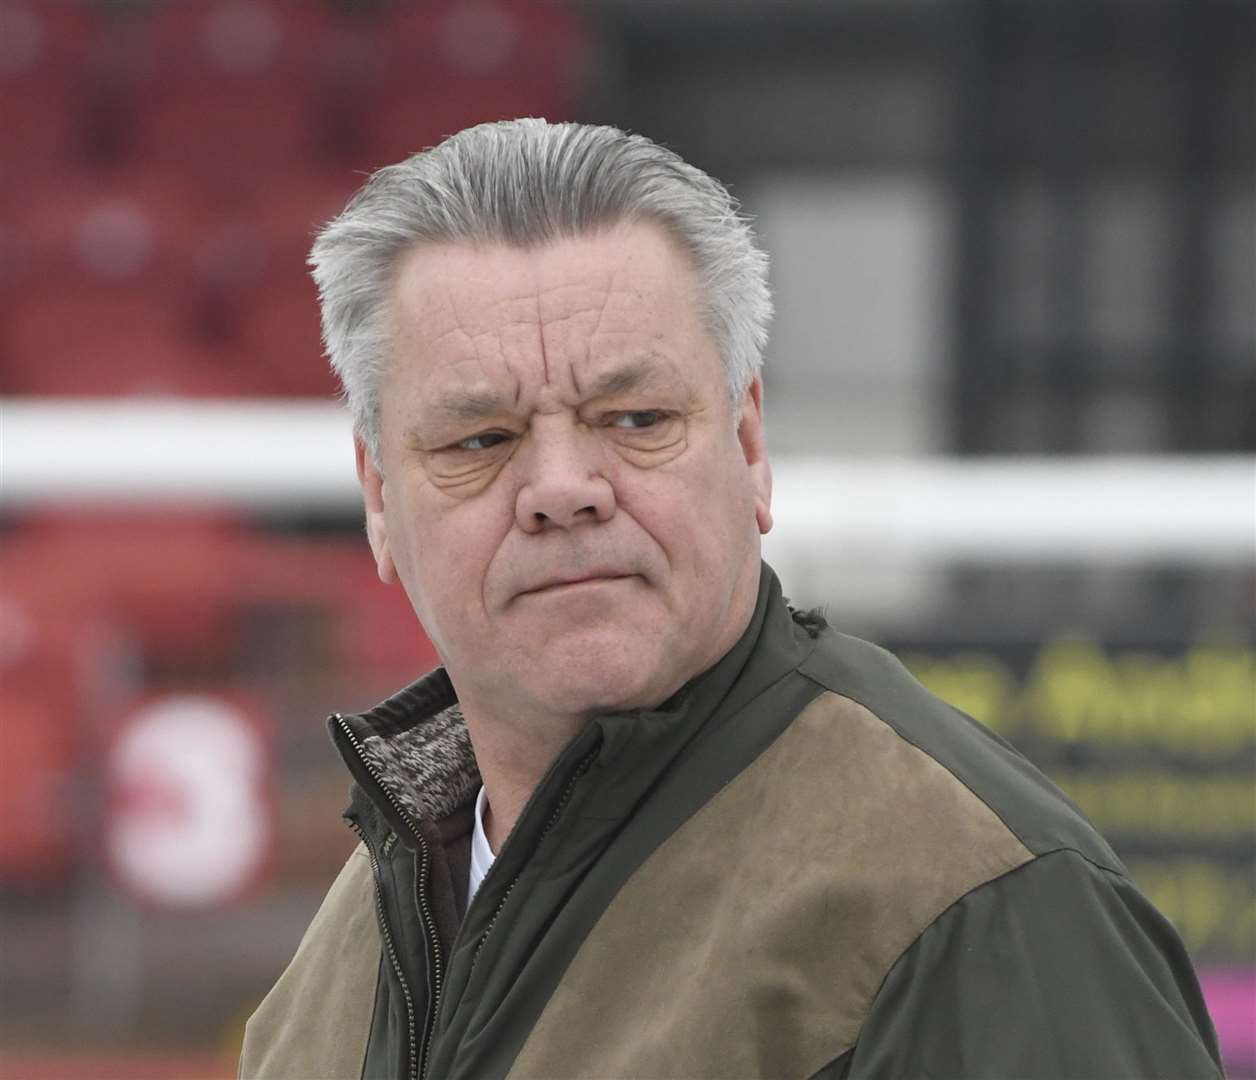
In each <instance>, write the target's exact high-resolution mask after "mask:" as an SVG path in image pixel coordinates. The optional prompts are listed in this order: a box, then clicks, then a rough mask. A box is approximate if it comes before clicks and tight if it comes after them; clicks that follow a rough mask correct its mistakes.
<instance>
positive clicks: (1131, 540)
mask: <svg viewBox="0 0 1256 1080" xmlns="http://www.w3.org/2000/svg"><path fill="white" fill-rule="evenodd" d="M774 480H775V491H774V498H773V507H774V512H775V516H776V520H777V527H776V528H775V529H774V530H773V532H772V534H771V535H770V536H769V537H768V538H767V541H766V542H765V551H766V553H767V554H768V557H769V558H774V557H775V558H778V559H781V560H782V561H786V560H791V559H793V558H795V557H810V558H814V557H816V556H817V555H819V556H823V554H824V552H825V550H826V549H830V550H837V551H841V552H842V554H843V556H844V557H846V556H851V555H857V554H858V553H859V552H861V551H867V552H868V553H870V554H871V555H875V556H877V557H878V558H885V557H891V558H904V559H925V560H938V561H945V560H950V559H980V560H984V561H987V562H990V561H995V562H1024V561H1038V560H1082V561H1086V562H1095V561H1103V562H1107V561H1116V562H1138V561H1174V560H1180V561H1185V562H1191V563H1225V564H1233V563H1243V562H1250V561H1252V560H1253V558H1256V457H1253V456H1249V455H1225V456H1207V457H1202V456H1201V457H1168V456H1145V457H1138V456H1132V457H1125V456H1106V455H1105V456H1093V457H1062V458H1026V457H1004V458H985V459H971V458H969V459H956V458H918V459H898V460H876V459H858V458H854V459H851V458H843V459H833V458H816V457H809V458H797V457H781V458H778V459H777V460H775V462H774ZM358 498H359V496H358V490H357V483H356V480H355V477H354V470H353V456H352V451H351V444H350V431H349V424H348V421H347V418H346V415H345V413H344V412H343V410H342V409H341V408H339V407H338V406H336V405H334V404H320V403H314V404H311V403H308V402H299V403H298V402H268V403H253V402H240V401H230V402H227V401H216V402H182V401H177V402H176V401H151V402H138V403H137V402H135V401H125V402H122V401H119V402H99V401H94V402H88V401H69V400H58V401H47V400H45V401H39V400H18V399H6V400H2V401H0V508H3V509H5V510H10V511H12V510H18V509H21V508H26V507H34V506H38V505H41V504H43V505H47V504H63V503H67V502H73V503H79V504H84V503H86V504H102V503H103V504H118V503H126V504H131V505H133V504H137V503H153V502H158V503H171V502H178V503H200V502H224V501H225V502H231V503H237V504H244V505H249V506H266V507H270V508H294V507H322V508H336V507H343V508H345V509H346V510H351V509H352V508H353V507H354V506H355V505H356V504H357V502H358Z"/></svg>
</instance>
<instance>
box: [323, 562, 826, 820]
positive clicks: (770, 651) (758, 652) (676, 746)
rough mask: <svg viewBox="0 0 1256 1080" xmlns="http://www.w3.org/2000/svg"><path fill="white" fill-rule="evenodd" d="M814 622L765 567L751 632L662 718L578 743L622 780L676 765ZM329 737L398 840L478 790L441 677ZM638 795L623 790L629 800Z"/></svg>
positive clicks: (795, 652) (626, 716)
mask: <svg viewBox="0 0 1256 1080" xmlns="http://www.w3.org/2000/svg"><path fill="white" fill-rule="evenodd" d="M791 616H792V618H791ZM817 621H818V625H819V626H822V625H823V620H822V619H819V617H818V616H816V615H814V614H803V613H796V612H794V611H792V609H790V608H789V607H788V606H787V603H786V601H784V600H783V598H782V596H781V589H780V583H779V582H778V581H777V578H776V575H775V574H774V573H773V572H772V569H771V568H770V567H769V566H768V565H767V564H766V563H763V564H761V569H760V577H759V594H758V600H757V602H756V605H755V610H754V613H753V615H752V616H751V619H750V623H749V625H748V626H747V628H746V630H745V632H744V633H743V634H742V636H741V638H740V639H739V640H738V642H737V643H736V644H735V645H734V646H733V648H732V649H730V650H729V651H728V652H727V653H726V654H725V655H724V657H723V658H722V659H721V660H719V661H718V662H717V663H716V664H715V665H714V666H713V667H711V668H710V669H708V670H707V671H706V672H704V673H703V674H701V675H699V676H697V677H696V678H695V679H693V680H691V681H690V682H689V683H687V684H686V685H685V686H684V687H682V688H681V689H680V690H679V691H677V693H676V694H674V695H673V696H672V697H671V698H670V699H669V700H668V701H666V702H664V703H663V704H662V705H661V706H659V707H658V708H656V709H649V710H632V711H628V712H621V713H606V714H602V715H599V716H596V717H594V718H593V719H592V720H591V721H590V725H589V727H588V728H586V729H585V731H584V732H583V733H582V734H581V735H580V736H578V737H577V740H576V741H580V742H585V741H586V740H588V739H590V738H592V737H593V736H594V735H596V737H597V741H598V742H600V749H599V752H598V758H599V763H600V764H601V765H602V766H603V767H606V766H611V765H614V766H617V768H616V769H615V770H614V771H615V772H618V771H620V769H621V768H622V767H625V766H626V767H627V768H628V769H629V771H635V769H633V766H634V765H636V764H637V762H638V761H639V760H641V759H642V758H643V757H646V756H647V755H648V756H650V757H653V758H654V759H655V761H656V762H658V761H659V760H662V761H666V760H670V758H671V757H672V756H674V755H675V754H676V753H678V752H679V751H680V750H681V749H683V747H684V746H685V745H686V744H687V743H688V742H689V741H690V739H692V738H693V737H694V736H696V735H697V734H698V733H699V732H700V730H701V729H702V727H703V725H704V722H705V720H706V718H708V717H709V716H710V715H711V714H712V713H713V712H714V711H715V708H716V706H717V705H720V704H721V703H723V704H725V705H726V710H725V711H726V712H727V711H731V710H733V709H736V708H737V707H739V706H740V705H742V704H744V703H745V702H748V701H749V700H750V699H751V698H753V697H754V696H755V695H756V694H758V693H759V692H760V691H761V690H763V689H765V688H766V687H767V686H768V685H769V684H770V683H772V682H774V681H775V680H776V679H778V678H779V677H780V676H781V675H783V674H784V673H785V672H786V671H787V670H790V669H791V668H793V667H796V666H797V665H798V663H800V662H801V660H802V659H803V657H804V655H805V654H806V652H809V651H810V649H809V648H807V647H806V645H807V644H809V642H810V639H812V638H814V637H815V636H816V633H817V632H818V629H817ZM328 728H329V730H330V732H331V736H332V741H333V742H334V743H335V745H336V748H337V750H338V751H339V752H340V754H341V757H342V758H343V759H344V762H345V765H346V766H347V767H348V769H349V771H350V772H351V773H352V774H353V777H354V779H355V780H356V781H357V784H358V786H359V788H360V789H361V792H362V794H364V795H365V796H366V797H367V798H368V799H369V801H370V802H371V803H372V804H373V805H374V807H375V809H376V810H377V811H378V812H379V813H380V814H382V815H383V817H384V819H385V820H386V821H387V823H388V825H389V826H390V827H391V828H392V829H393V830H394V831H395V832H397V833H398V835H400V836H403V837H404V836H408V835H410V834H417V833H418V832H419V830H420V828H421V827H422V825H423V823H425V822H430V823H437V822H440V821H441V820H442V819H445V818H448V817H449V816H450V815H452V814H454V813H455V812H456V811H457V810H459V809H460V808H461V807H464V806H465V805H466V804H467V803H469V802H470V800H471V799H472V798H473V797H474V795H475V793H476V791H477V790H478V788H479V786H480V772H479V768H478V767H477V765H476V762H475V755H474V753H473V752H472V748H471V739H470V736H469V735H468V733H467V727H466V722H465V720H464V719H463V716H462V710H461V709H460V708H459V706H458V700H457V696H456V695H455V693H454V689H453V685H452V683H451V682H450V680H449V676H448V675H447V674H446V672H445V669H444V668H437V669H436V670H435V671H432V672H431V673H430V674H428V675H425V676H424V677H423V678H421V679H419V680H418V681H417V682H415V683H413V684H411V685H410V686H408V687H406V688H405V689H404V690H401V691H399V692H398V693H397V694H394V695H393V696H392V697H390V698H388V699H387V700H385V701H383V702H381V703H380V704H378V705H376V706H375V707H374V708H372V709H370V710H368V711H367V712H364V713H360V714H356V715H353V714H339V713H337V714H335V715H333V716H332V717H331V718H330V719H329V720H328ZM591 729H597V730H596V732H594V731H593V730H591ZM612 775H613V773H612ZM637 779H638V780H640V779H641V777H637ZM637 787H638V784H637V783H631V784H628V785H626V787H625V790H624V791H623V796H624V797H625V798H626V800H627V801H629V802H631V801H632V796H631V795H630V794H629V792H630V791H632V790H635V789H636V788H637ZM614 794H615V793H614V792H613V791H607V792H606V795H607V796H608V797H609V799H610V801H611V802H617V801H619V800H617V799H615V797H614ZM355 801H356V798H355ZM607 809H609V807H608V808H607ZM623 809H624V810H627V807H624V808H623Z"/></svg>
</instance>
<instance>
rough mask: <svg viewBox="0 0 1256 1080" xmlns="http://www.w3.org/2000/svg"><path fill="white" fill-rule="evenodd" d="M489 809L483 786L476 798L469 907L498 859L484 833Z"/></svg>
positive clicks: (468, 888) (468, 896) (468, 895)
mask: <svg viewBox="0 0 1256 1080" xmlns="http://www.w3.org/2000/svg"><path fill="white" fill-rule="evenodd" d="M487 809H488V798H487V796H486V795H485V793H484V786H483V785H481V786H480V793H479V794H478V795H477V796H476V797H475V828H474V829H473V830H472V832H471V874H470V879H469V881H468V885H467V906H468V907H470V906H471V901H472V900H474V899H475V894H476V893H477V892H479V890H480V883H481V882H482V881H483V880H484V875H485V874H487V873H488V870H489V867H490V866H492V865H493V860H494V859H495V858H497V856H496V855H495V854H494V853H493V848H492V847H491V846H490V844H489V842H488V834H487V833H486V832H485V831H484V811H485V810H487Z"/></svg>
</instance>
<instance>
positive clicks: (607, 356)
mask: <svg viewBox="0 0 1256 1080" xmlns="http://www.w3.org/2000/svg"><path fill="white" fill-rule="evenodd" d="M312 264H313V266H314V274H315V278H316V279H317V281H318V284H319V287H320V291H321V296H322V304H323V326H324V334H325V338H326V341H327V346H328V350H329V353H330V356H331V359H332V363H333V364H334V365H335V367H336V370H337V372H338V374H339V375H340V377H341V379H342V381H343V383H344V386H345V390H346V394H347V397H348V401H349V404H350V407H351V409H352V411H353V413H354V417H355V422H356V431H357V444H356V445H357V464H358V474H359V477H360V479H361V485H362V491H363V495H364V498H365V504H366V520H367V533H368V537H369V539H370V544H371V548H372V550H373V552H374V555H375V559H376V561H377V564H378V567H379V573H380V576H381V577H382V578H383V579H384V580H385V581H387V582H399V583H400V584H401V585H402V587H403V588H405V590H406V592H407V594H408V596H409V598H410V600H411V602H412V603H413V606H414V609H415V612H416V613H417V615H418V617H419V619H420V620H421V621H422V624H423V626H424V628H425V629H426V631H427V633H428V635H429V636H430V637H431V639H432V641H433V643H434V644H435V646H436V648H437V650H438V651H439V653H440V656H441V658H442V660H443V667H442V668H441V669H438V670H437V671H435V672H433V673H432V674H430V675H428V676H426V677H425V678H423V679H421V680H419V682H417V683H415V684H414V685H413V686H411V687H409V688H407V689H405V690H403V691H401V692H400V693H399V694H397V695H396V696H395V697H393V698H391V699H390V700H388V701H385V702H384V703H383V704H381V705H379V706H377V707H376V708H374V709H372V710H371V711H369V712H367V713H364V714H362V715H360V716H334V717H332V721H331V730H332V735H333V738H334V740H335V742H336V745H337V746H338V747H339V749H340V752H341V753H342V755H343V756H344V759H345V761H346V763H347V765H348V767H349V769H350V771H351V772H352V774H353V776H354V779H355V781H356V783H355V785H354V792H353V797H352V805H351V807H350V809H349V811H348V812H347V816H348V818H349V821H350V823H351V824H352V826H353V828H354V829H355V830H356V831H357V832H358V834H359V835H360V837H361V840H362V843H361V845H360V846H359V847H358V849H357V851H355V853H354V854H353V855H352V856H351V857H350V859H349V861H348V864H347V865H346V867H345V869H344V870H343V871H342V873H341V874H340V876H339V878H338V879H337V881H336V882H335V884H334V885H333V886H332V888H331V891H330V893H329V894H328V897H327V899H326V901H325V902H324V905H323V907H322V909H321V910H320V911H319V913H318V915H317V916H316V917H315V919H314V922H313V924H312V925H311V926H310V928H309V931H308V932H307V934H306V937H305V939H304V940H303V942H302V944H301V946H300V948H299V950H298V952H297V954H296V957H295V958H294V959H293V961H292V964H291V966H290V967H289V968H288V970H287V972H286V973H285V974H284V975H283V977H282V978H281V979H280V981H279V983H278V984H277V985H276V987H275V988H274V990H273V991H272V992H271V994H270V995H269V996H268V997H267V998H266V1000H265V1001H264V1002H263V1003H262V1005H261V1006H260V1007H259V1009H258V1011H257V1013H256V1014H255V1015H254V1017H253V1018H252V1019H251V1020H250V1022H249V1025H248V1028H247V1031H246V1036H245V1045H244V1053H243V1058H242V1062H241V1073H242V1075H243V1076H245V1077H304V1078H308V1077H359V1076H369V1077H409V1078H440V1080H473V1078H474V1080H491V1078H500V1077H507V1076H509V1077H511V1078H515V1080H521V1078H525V1077H533V1078H541V1077H544V1078H577V1077H580V1078H611V1077H616V1078H627V1077H632V1078H642V1077H654V1078H660V1077H675V1078H681V1077H683V1078H697V1077H703V1078H732V1077H787V1078H797V1080H806V1078H808V1077H885V1078H906V1077H924V1076H929V1077H961V1076H962V1077H990V1078H996V1077H997V1078H1002V1080H1006V1078H1009V1077H1088V1078H1117V1077H1130V1078H1132V1077H1152V1076H1157V1077H1173V1078H1175V1080H1185V1078H1188V1077H1215V1076H1217V1075H1218V1074H1219V1071H1220V1070H1219V1066H1218V1064H1217V1047H1216V1041H1215V1036H1214V1034H1213V1032H1212V1028H1211V1024H1210V1022H1209V1019H1208V1015H1207V1013H1206V1011H1205V1008H1204V1005H1203V1002H1202V999H1201V997H1200V993H1199V989H1198V986H1197V984H1196V981H1195V978H1194V975H1193V973H1192V971H1191V968H1190V964H1189V962H1188V960H1187V957H1186V955H1185V954H1184V952H1183V949H1182V946H1181V943H1180V942H1179V940H1178V939H1177V937H1176V935H1175V934H1174V932H1173V930H1172V929H1171V928H1170V926H1169V925H1168V924H1167V923H1166V922H1165V921H1164V919H1162V918H1161V917H1160V916H1159V915H1158V914H1157V913H1156V912H1155V911H1154V909H1152V907H1151V906H1150V905H1149V904H1148V902H1147V901H1146V900H1145V899H1144V898H1143V897H1142V896H1141V895H1140V894H1139V893H1138V891H1137V890H1136V889H1135V887H1134V886H1133V885H1132V884H1131V883H1130V881H1129V880H1128V878H1127V877H1126V876H1125V872H1124V870H1123V868H1122V866H1121V864H1120V862H1119V861H1118V860H1117V858H1116V856H1115V855H1114V854H1113V853H1112V851H1111V850H1110V848H1109V847H1108V846H1107V845H1106V844H1105V843H1104V841H1103V840H1102V839H1101V838H1100V837H1099V836H1098V835H1097V834H1096V833H1095V832H1094V831H1093V830H1092V829H1091V828H1090V827H1089V825H1087V823H1086V822H1085V821H1084V820H1083V819H1082V818H1081V817H1080V815H1079V814H1078V812H1077V811H1076V810H1075V809H1074V808H1073V807H1072V806H1071V805H1070V804H1069V803H1068V802H1066V801H1065V799H1064V798H1063V797H1062V796H1061V795H1060V794H1059V793H1058V792H1057V791H1056V790H1055V789H1054V788H1053V787H1051V785H1050V784H1049V783H1048V782H1047V781H1046V780H1044V779H1043V777H1042V776H1041V775H1040V774H1039V773H1037V772H1036V771H1035V770H1034V769H1033V768H1032V767H1031V766H1030V765H1029V764H1028V763H1027V762H1025V761H1024V760H1023V759H1022V758H1020V757H1019V756H1018V755H1017V754H1016V753H1015V752H1014V751H1013V750H1012V749H1011V748H1009V747H1008V746H1007V745H1005V744H1004V743H1002V742H1001V741H1000V740H998V739H997V738H996V737H994V736H993V735H991V734H990V733H989V732H987V731H985V730H984V729H983V728H981V727H980V726H979V725H977V724H975V723H974V722H972V721H971V720H969V719H968V718H967V717H964V716H963V715H961V714H959V713H957V712H955V711H954V710H953V709H950V708H949V707H948V706H946V705H944V704H943V703H942V702H940V701H938V700H937V699H935V698H933V697H931V696H930V695H929V694H928V693H927V692H926V691H925V690H924V689H922V688H921V687H920V686H919V685H918V684H917V683H915V682H914V681H913V680H912V679H911V677H910V676H909V675H908V674H907V673H906V672H905V671H904V669H903V668H902V667H901V666H900V665H899V664H898V663H897V662H896V661H895V660H894V659H893V658H892V657H890V656H889V655H887V654H886V653H884V652H882V651H880V650H878V649H876V648H875V647H873V646H871V645H867V644H865V643H863V642H860V641H858V640H855V639H853V638H849V637H845V636H843V635H840V634H838V633H836V632H834V631H833V630H831V629H829V628H828V627H827V626H826V625H825V624H824V621H823V620H822V619H821V618H819V617H818V616H816V615H808V614H804V613H801V612H796V611H793V610H792V609H791V608H789V607H788V606H787V604H786V602H785V600H783V599H782V597H781V593H780V588H779V585H778V584H777V581H776V579H775V577H774V576H773V574H772V572H771V570H770V569H768V568H767V567H766V566H764V565H763V564H761V562H760V557H759V537H760V534H761V533H764V532H766V531H767V530H768V528H769V527H770V526H771V515H770V510H769V506H770V495H771V479H770V473H769V469H768V463H767V459H766V455H765V450H764V434H763V414H762V386H761V383H760V380H759V374H758V372H759V367H760V362H761V356H762V350H763V347H764V343H765V338H766V330H767V324H768V319H769V316H770V310H771V305H770V301H769V296H768V290H767V284H766V265H765V259H764V256H763V255H762V254H761V253H760V252H759V251H758V250H757V249H756V247H755V245H754V242H753V239H752V236H751V234H750V231H749V228H748V227H747V225H746V224H745V222H744V221H743V220H742V219H741V218H740V217H739V216H738V214H737V212H736V207H735V204H734V203H733V201H732V199H731V197H730V196H729V195H728V193H727V192H726V191H725V190H724V189H723V188H722V187H721V186H720V185H719V184H717V183H716V182H715V181H713V180H712V179H710V178H709V177H707V176H706V175H704V174H703V173H701V172H699V171H698V170H696V169H694V168H692V167H691V166H689V165H687V164H685V163H684V162H683V161H681V160H680V159H679V158H677V157H676V156H675V155H674V154H672V153H670V152H668V151H666V150H664V149H662V148H660V147H658V146H656V145H654V144H653V143H651V142H649V141H648V140H646V139H643V138H640V137H635V136H628V135H625V134H623V133H622V132H619V131H616V130H614V129H611V128H597V127H582V126H577V125H549V124H546V123H545V122H543V121H539V120H521V121H515V122H511V123H502V124H491V125H483V126H480V127H476V128H472V129H470V130H467V131H464V132H462V133H460V134H459V135H456V136H454V137H452V138H450V139H448V140H446V141H445V142H443V143H442V144H440V145H439V146H437V147H435V148H434V149H432V150H429V151H426V152H424V153H422V154H418V155H416V156H415V157H413V158H411V159H409V160H408V161H406V162H403V163H401V164H399V165H395V166H392V167H390V168H387V169H383V170H381V171H380V172H379V173H377V174H376V175H375V176H374V177H372V178H371V180H370V182H369V183H368V184H367V185H366V187H365V188H364V189H363V190H362V191H361V192H360V193H359V194H358V195H357V196H356V197H355V198H354V199H353V200H352V202H351V203H350V204H349V206H348V208H347V209H346V210H345V211H344V213H343V214H342V215H341V216H340V217H339V218H337V219H336V220H335V221H333V222H332V223H331V224H329V225H328V226H327V228H326V229H325V230H324V231H323V233H322V235H321V236H320V237H319V238H318V241H317V243H316V244H315V246H314V251H313V256H312ZM852 512H857V508H852Z"/></svg>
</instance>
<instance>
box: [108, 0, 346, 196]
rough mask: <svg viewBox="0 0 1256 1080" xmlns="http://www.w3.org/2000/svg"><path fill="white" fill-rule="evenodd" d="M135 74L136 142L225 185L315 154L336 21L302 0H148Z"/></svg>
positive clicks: (141, 149) (247, 182) (144, 151)
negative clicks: (140, 56) (142, 52)
mask: <svg viewBox="0 0 1256 1080" xmlns="http://www.w3.org/2000/svg"><path fill="white" fill-rule="evenodd" d="M144 30H145V34H144V40H145V45H144V49H145V53H146V55H145V57H144V59H143V62H142V64H141V66H140V71H141V74H140V75H139V77H138V78H137V79H136V80H135V82H134V83H133V87H132V91H133V99H132V106H131V107H132V109H133V113H134V115H133V122H134V126H135V149H136V151H137V152H138V153H139V154H140V155H141V156H142V157H143V158H144V159H145V160H147V161H155V162H164V163H167V164H171V165H175V166H177V167H179V168H183V169H187V170H189V171H190V172H191V173H193V174H194V175H197V176H200V177H204V178H205V179H207V180H210V181H212V182H214V183H217V184H221V185H225V186H226V187H227V188H235V189H241V190H244V189H248V188H249V187H251V186H253V185H255V184H256V183H257V178H258V177H259V176H260V175H269V174H273V173H275V172H278V171H282V170H286V169H288V168H291V167H293V166H297V167H300V166H301V165H303V164H308V163H310V162H312V161H316V160H317V159H318V158H319V154H320V150H321V149H322V145H323V142H324V137H323V133H322V131H321V129H320V123H321V117H322V112H321V108H320V106H321V95H322V94H323V93H324V92H325V89H326V87H327V85H328V80H329V74H328V72H329V69H330V66H331V59H330V57H331V55H332V51H333V48H334V44H333V43H334V33H335V21H334V19H333V18H332V15H331V13H330V11H329V9H328V8H327V6H325V5H323V4H319V3H312V2H310V0H286V2H277V0H276V2H269V3H263V2H260V0H181V2H180V3H177V4H172V3H169V4H168V3H162V4H154V5H152V8H151V13H150V14H149V15H148V17H147V23H146V25H145V27H144Z"/></svg>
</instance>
